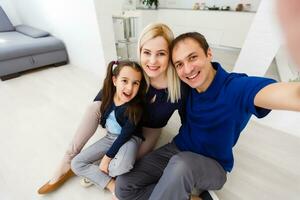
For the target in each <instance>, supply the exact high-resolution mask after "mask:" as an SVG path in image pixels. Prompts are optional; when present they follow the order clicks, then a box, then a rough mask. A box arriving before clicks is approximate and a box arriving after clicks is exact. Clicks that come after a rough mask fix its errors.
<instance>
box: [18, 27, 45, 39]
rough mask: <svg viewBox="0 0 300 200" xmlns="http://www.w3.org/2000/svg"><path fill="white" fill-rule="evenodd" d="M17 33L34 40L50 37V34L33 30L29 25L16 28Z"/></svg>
mask: <svg viewBox="0 0 300 200" xmlns="http://www.w3.org/2000/svg"><path fill="white" fill-rule="evenodd" d="M16 31H18V32H20V33H23V34H25V35H28V36H30V37H33V38H39V37H46V36H49V33H48V32H46V31H43V30H40V29H37V28H33V27H31V26H27V25H18V26H16Z"/></svg>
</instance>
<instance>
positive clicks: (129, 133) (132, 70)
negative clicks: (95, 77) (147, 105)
mask: <svg viewBox="0 0 300 200" xmlns="http://www.w3.org/2000/svg"><path fill="white" fill-rule="evenodd" d="M145 86H146V83H145V80H144V78H143V74H142V69H141V67H140V66H139V65H138V64H136V63H134V62H129V61H123V62H120V63H119V62H115V61H112V62H111V63H110V64H109V65H108V69H107V75H106V78H105V80H104V84H103V88H102V91H101V95H100V98H101V101H102V104H101V107H100V114H101V120H100V124H101V125H102V127H103V128H106V130H107V134H106V136H105V137H103V138H101V139H100V140H99V141H97V142H96V143H94V144H93V145H91V146H89V147H88V148H86V149H85V150H84V151H82V152H81V153H79V154H78V155H77V156H76V157H75V158H74V159H73V160H72V163H71V166H72V170H73V172H74V173H75V174H76V175H78V176H83V177H85V178H88V179H89V180H90V181H92V182H93V183H94V184H95V185H97V186H99V187H101V188H103V189H104V188H107V189H109V190H110V191H111V192H112V193H113V192H114V188H111V187H110V185H108V184H109V182H110V180H111V179H112V177H115V176H118V175H120V174H123V173H124V171H123V170H122V169H121V168H119V167H118V166H119V164H118V162H121V161H122V162H126V163H123V164H122V165H123V166H128V167H129V168H132V167H133V164H134V161H135V158H136V152H137V149H138V146H139V144H140V143H141V140H142V135H141V131H140V130H139V128H138V127H139V126H138V123H139V121H140V119H141V116H142V99H143V98H144V97H143V96H144V93H145V88H146V87H145ZM101 158H102V160H101V162H100V165H99V163H95V162H97V161H98V160H99V159H101ZM128 167H127V168H128ZM99 169H100V170H99ZM125 172H127V170H126V171H125Z"/></svg>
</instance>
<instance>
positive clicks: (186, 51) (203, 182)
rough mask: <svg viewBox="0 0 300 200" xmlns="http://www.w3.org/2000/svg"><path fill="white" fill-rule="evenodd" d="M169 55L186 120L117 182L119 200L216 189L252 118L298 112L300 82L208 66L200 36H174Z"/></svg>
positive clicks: (179, 199)
mask: <svg viewBox="0 0 300 200" xmlns="http://www.w3.org/2000/svg"><path fill="white" fill-rule="evenodd" d="M171 52H172V57H171V58H172V62H173V65H174V67H175V68H176V71H177V74H178V76H179V77H180V79H181V80H182V81H183V82H185V83H186V84H187V85H189V86H190V91H189V94H188V97H187V104H186V118H185V120H184V121H183V123H182V126H181V127H180V130H179V133H178V135H176V137H175V138H174V139H173V141H172V143H170V144H167V145H164V146H163V147H161V148H159V149H157V150H155V151H153V152H152V153H150V154H148V155H147V156H146V157H144V158H143V159H142V160H140V161H139V162H137V164H136V165H135V168H134V169H133V171H132V172H130V173H128V174H125V175H123V176H120V177H118V178H117V188H116V194H117V197H118V198H119V199H120V200H123V199H128V200H129V199H130V200H134V199H150V200H185V199H186V200H187V199H190V194H191V191H192V189H193V188H194V187H195V188H196V189H198V190H202V191H205V190H218V189H220V188H222V186H223V185H224V183H225V182H226V173H227V172H230V171H231V170H232V168H233V153H232V148H233V146H234V145H235V144H236V142H237V140H238V138H239V135H240V133H241V131H242V130H243V129H244V128H245V126H246V124H247V122H248V121H249V119H250V117H251V115H252V114H254V115H255V116H256V117H258V118H261V117H264V116H266V115H267V114H268V113H269V112H270V109H286V110H297V111H300V83H275V81H274V80H272V79H268V78H262V77H248V76H247V75H246V74H239V73H227V72H226V71H225V70H224V69H223V68H222V67H221V65H220V64H219V63H212V62H211V61H212V52H211V50H210V48H209V46H208V44H207V41H206V39H205V38H204V36H203V35H201V34H200V33H197V32H192V33H185V34H182V35H180V36H178V37H177V38H176V39H175V40H174V41H173V43H172V46H171ZM204 194H205V195H207V192H205V193H204ZM201 197H202V198H203V199H209V198H210V197H209V195H208V196H203V195H202V196H201Z"/></svg>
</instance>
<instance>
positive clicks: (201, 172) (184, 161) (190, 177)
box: [166, 152, 227, 190]
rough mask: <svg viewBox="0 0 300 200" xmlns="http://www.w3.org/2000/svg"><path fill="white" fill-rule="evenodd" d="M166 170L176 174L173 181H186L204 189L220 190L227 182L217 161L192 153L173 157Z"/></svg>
mask: <svg viewBox="0 0 300 200" xmlns="http://www.w3.org/2000/svg"><path fill="white" fill-rule="evenodd" d="M166 170H170V172H171V173H172V174H176V176H175V177H174V178H173V179H176V180H177V179H178V180H186V182H188V183H191V184H192V185H198V186H199V188H204V189H212V190H218V189H221V188H222V187H223V185H224V184H225V182H226V180H227V178H226V172H225V171H224V169H223V168H222V167H221V166H220V165H219V164H218V163H217V161H215V160H213V159H210V158H207V157H205V156H202V155H200V154H196V153H192V152H180V153H178V154H176V155H174V156H173V157H172V158H171V159H170V161H169V164H168V167H167V168H166ZM174 181H175V180H174Z"/></svg>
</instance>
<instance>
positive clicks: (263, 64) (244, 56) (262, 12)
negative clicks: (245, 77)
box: [234, 0, 300, 137]
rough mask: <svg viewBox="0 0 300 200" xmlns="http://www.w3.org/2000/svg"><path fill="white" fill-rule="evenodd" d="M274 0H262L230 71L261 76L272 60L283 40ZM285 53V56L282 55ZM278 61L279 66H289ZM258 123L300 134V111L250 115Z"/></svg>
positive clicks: (299, 135)
mask: <svg viewBox="0 0 300 200" xmlns="http://www.w3.org/2000/svg"><path fill="white" fill-rule="evenodd" d="M275 6H276V4H275V2H274V1H271V0H262V2H261V4H260V7H259V9H258V12H257V14H256V16H255V18H254V20H253V24H252V26H251V27H250V31H249V33H248V36H247V38H246V41H245V43H244V46H243V48H242V50H241V53H240V55H239V57H238V60H237V62H236V64H235V68H234V71H237V72H245V73H247V74H249V75H255V76H264V74H265V73H266V71H267V69H268V68H269V66H270V64H271V62H272V60H273V59H274V58H275V56H276V55H278V51H279V49H280V46H281V45H282V44H283V40H282V34H281V31H280V30H279V27H278V23H277V18H276V17H277V16H276V15H275V12H274V10H275ZM279 54H282V52H279ZM284 57H286V56H284ZM284 61H286V58H285V59H284ZM285 63H286V66H282V64H283V63H278V64H280V68H289V66H288V62H285ZM252 119H253V120H256V121H257V122H259V123H262V124H264V125H267V126H270V127H272V128H275V129H278V130H281V131H283V132H287V133H289V134H293V135H296V136H298V137H300V131H299V130H300V123H299V121H300V113H299V112H289V111H280V110H274V111H272V112H271V113H270V114H269V115H268V116H267V117H265V118H263V119H257V118H255V117H253V118H252Z"/></svg>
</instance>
